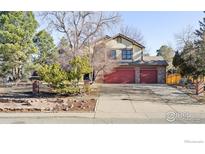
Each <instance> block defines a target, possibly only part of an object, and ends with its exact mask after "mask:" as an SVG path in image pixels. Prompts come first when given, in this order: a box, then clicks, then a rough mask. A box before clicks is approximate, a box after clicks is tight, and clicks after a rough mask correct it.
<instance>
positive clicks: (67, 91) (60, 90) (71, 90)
mask: <svg viewBox="0 0 205 154" xmlns="http://www.w3.org/2000/svg"><path fill="white" fill-rule="evenodd" d="M56 92H57V93H59V94H69V95H74V94H79V93H80V88H79V87H74V86H68V87H60V88H57V89H56Z"/></svg>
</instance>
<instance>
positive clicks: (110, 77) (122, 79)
mask: <svg viewBox="0 0 205 154" xmlns="http://www.w3.org/2000/svg"><path fill="white" fill-rule="evenodd" d="M104 82H105V83H135V70H134V69H116V70H114V71H113V72H112V73H110V74H107V75H105V77H104Z"/></svg>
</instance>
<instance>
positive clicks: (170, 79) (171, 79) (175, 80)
mask: <svg viewBox="0 0 205 154" xmlns="http://www.w3.org/2000/svg"><path fill="white" fill-rule="evenodd" d="M181 78H182V77H181V75H180V74H177V73H175V74H169V75H167V77H166V83H167V84H171V85H172V84H179V81H180V79H181Z"/></svg>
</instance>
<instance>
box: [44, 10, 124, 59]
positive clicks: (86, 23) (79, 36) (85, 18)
mask: <svg viewBox="0 0 205 154" xmlns="http://www.w3.org/2000/svg"><path fill="white" fill-rule="evenodd" d="M41 15H42V16H43V18H44V19H46V21H48V23H49V26H50V27H51V28H54V29H55V30H56V31H57V32H59V33H61V34H62V35H63V36H64V37H65V38H66V40H67V42H68V45H69V52H71V53H72V55H73V56H75V55H77V54H79V53H82V52H83V51H84V49H85V47H88V46H89V45H90V42H92V41H93V40H95V39H96V38H98V37H99V36H101V34H102V33H103V32H104V31H105V29H107V28H111V26H113V25H115V24H116V23H117V22H119V21H120V16H119V14H118V13H116V12H111V13H108V12H92V11H60V12H59V11H52V12H43V13H41Z"/></svg>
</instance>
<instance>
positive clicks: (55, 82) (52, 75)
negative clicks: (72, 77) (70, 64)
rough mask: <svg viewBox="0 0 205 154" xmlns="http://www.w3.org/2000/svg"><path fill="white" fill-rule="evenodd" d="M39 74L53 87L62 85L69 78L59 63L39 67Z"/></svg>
mask: <svg viewBox="0 0 205 154" xmlns="http://www.w3.org/2000/svg"><path fill="white" fill-rule="evenodd" d="M38 75H39V76H40V77H41V79H42V80H43V81H45V82H47V83H49V84H51V86H52V87H53V88H58V87H60V86H61V85H62V84H63V82H64V81H65V80H66V78H67V76H66V72H65V71H64V70H63V69H62V68H61V66H60V65H59V64H52V65H43V66H41V67H40V68H39V69H38Z"/></svg>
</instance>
